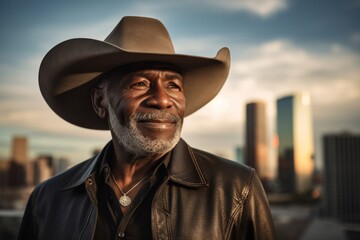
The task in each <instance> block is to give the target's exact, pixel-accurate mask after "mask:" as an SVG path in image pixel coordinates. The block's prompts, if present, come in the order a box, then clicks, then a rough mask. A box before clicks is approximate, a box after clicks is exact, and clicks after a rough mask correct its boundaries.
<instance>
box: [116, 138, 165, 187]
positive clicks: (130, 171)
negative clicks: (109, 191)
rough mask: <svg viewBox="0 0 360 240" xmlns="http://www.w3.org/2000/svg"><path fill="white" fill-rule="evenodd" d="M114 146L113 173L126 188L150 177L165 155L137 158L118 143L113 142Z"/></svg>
mask: <svg viewBox="0 0 360 240" xmlns="http://www.w3.org/2000/svg"><path fill="white" fill-rule="evenodd" d="M113 144H114V159H113V161H112V162H111V171H112V173H113V175H114V177H115V178H116V180H117V181H118V182H119V183H120V184H121V185H122V186H124V187H126V186H131V185H132V184H133V183H134V182H138V181H140V180H141V179H142V178H144V177H145V176H147V175H150V174H151V172H152V171H154V169H155V168H156V166H158V164H160V161H161V158H162V157H163V156H164V155H165V153H162V154H155V155H152V156H146V157H144V156H136V155H135V154H132V153H128V152H127V151H126V150H125V149H124V147H123V146H121V145H119V144H118V143H117V141H113Z"/></svg>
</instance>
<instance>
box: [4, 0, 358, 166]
mask: <svg viewBox="0 0 360 240" xmlns="http://www.w3.org/2000/svg"><path fill="white" fill-rule="evenodd" d="M126 15H138V16H148V17H154V18H158V19H160V20H161V21H162V22H163V23H164V24H165V26H166V27H167V29H168V31H169V33H170V35H171V37H172V40H173V43H174V46H175V50H176V52H177V53H183V54H191V55H201V56H207V57H213V56H214V55H215V54H216V52H217V50H218V49H220V48H221V47H223V46H227V47H229V48H230V51H231V60H232V65H231V70H230V75H229V78H228V80H227V82H226V84H225V86H224V88H223V89H222V90H221V92H220V94H219V95H218V96H217V97H216V98H215V99H214V100H213V101H212V102H210V103H209V104H208V105H206V106H205V107H204V108H203V109H201V110H200V111H198V112H196V113H195V114H193V115H191V116H189V117H187V118H186V119H185V125H184V128H183V138H184V139H185V140H186V141H187V142H188V143H189V144H191V145H192V146H194V147H197V148H201V149H204V150H208V151H211V152H214V153H221V154H225V155H226V156H228V157H230V158H231V157H233V156H234V153H233V152H234V148H235V147H236V146H238V145H239V146H242V145H243V144H244V119H245V116H244V110H245V104H246V103H247V102H249V101H253V100H263V101H266V102H267V110H268V111H267V114H268V118H269V121H268V124H269V141H270V140H271V139H272V138H273V135H274V131H275V129H274V124H275V120H274V117H275V114H276V109H275V101H276V99H277V98H279V97H282V96H284V95H288V94H292V93H295V92H298V91H306V92H309V93H310V94H311V100H312V108H313V121H314V131H315V143H316V153H315V155H316V156H317V159H316V160H317V161H318V163H317V164H318V165H319V164H320V165H321V163H320V160H321V159H320V157H318V156H321V151H322V149H321V148H320V147H321V145H320V140H321V136H322V135H323V134H324V133H329V132H341V131H351V132H354V133H359V132H360V1H359V0H348V1H342V0H315V1H314V0H222V1H218V0H197V1H196V0H191V1H190V0H182V1H169V0H167V1H166V0H160V1H146V0H141V1H122V0H116V1H115V0H106V1H91V0H87V1H85V0H77V1H69V0H63V1H53V2H51V1H43V0H36V1H10V0H5V1H1V3H0V18H1V19H0V26H1V35H0V52H1V54H0V71H1V77H0V116H1V117H0V159H6V158H8V157H9V155H10V147H11V139H12V137H13V136H14V135H25V136H27V137H28V138H29V144H30V148H31V156H32V157H34V156H36V155H37V154H40V153H51V154H54V155H55V156H59V157H60V156H61V157H67V158H69V159H71V160H72V161H74V162H80V161H82V160H83V159H85V158H87V157H89V156H90V155H91V151H92V150H93V149H94V148H100V147H102V146H103V145H104V144H105V143H106V142H107V141H108V140H109V138H110V137H109V134H108V133H107V132H99V131H94V130H87V129H82V128H79V127H76V126H74V125H71V124H69V123H66V122H65V121H63V120H62V119H60V118H59V117H58V116H57V115H56V114H55V113H53V112H52V111H51V110H50V108H49V107H48V106H47V105H46V103H45V102H44V100H43V98H42V96H41V94H40V91H39V89H38V79H37V75H38V69H39V65H40V62H41V60H42V58H43V57H44V55H45V54H46V53H47V52H48V51H49V50H50V49H51V48H52V47H53V46H55V45H56V44H58V43H60V42H62V41H64V40H67V39H70V38H93V39H98V40H103V39H105V38H106V36H107V35H108V34H109V33H110V32H111V30H112V29H113V28H114V27H115V25H116V24H117V23H118V22H119V21H120V19H121V18H122V17H123V16H126ZM269 144H270V143H269Z"/></svg>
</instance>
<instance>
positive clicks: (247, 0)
mask: <svg viewBox="0 0 360 240" xmlns="http://www.w3.org/2000/svg"><path fill="white" fill-rule="evenodd" d="M206 2H208V3H209V4H211V5H214V6H216V7H219V8H223V9H226V10H229V11H248V12H250V13H253V14H256V15H258V16H261V17H268V16H270V15H273V14H275V13H277V12H279V11H282V10H284V9H286V8H287V5H288V2H287V1H286V0H225V1H217V0H211V1H206Z"/></svg>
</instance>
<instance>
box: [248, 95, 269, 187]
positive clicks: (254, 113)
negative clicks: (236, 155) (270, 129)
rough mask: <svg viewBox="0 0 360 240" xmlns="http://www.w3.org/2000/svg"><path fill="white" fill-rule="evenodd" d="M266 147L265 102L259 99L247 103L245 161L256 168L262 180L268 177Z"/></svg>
mask: <svg viewBox="0 0 360 240" xmlns="http://www.w3.org/2000/svg"><path fill="white" fill-rule="evenodd" d="M267 147H268V144H267V127H266V104H265V103H264V102H261V101H257V102H251V103H248V104H246V148H245V163H246V164H247V165H249V166H250V167H253V168H254V169H255V170H256V172H257V174H258V176H259V178H260V179H261V180H262V181H264V180H265V179H267V178H268V177H269V171H268V168H269V166H268V165H269V161H268V151H267Z"/></svg>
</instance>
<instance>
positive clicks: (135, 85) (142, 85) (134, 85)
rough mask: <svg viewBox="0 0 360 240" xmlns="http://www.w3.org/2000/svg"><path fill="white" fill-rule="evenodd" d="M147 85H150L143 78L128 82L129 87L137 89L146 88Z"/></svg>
mask: <svg viewBox="0 0 360 240" xmlns="http://www.w3.org/2000/svg"><path fill="white" fill-rule="evenodd" d="M149 87H150V84H149V82H148V81H145V80H138V81H134V82H133V83H131V84H130V88H132V89H137V90H142V89H147V88H149Z"/></svg>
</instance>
